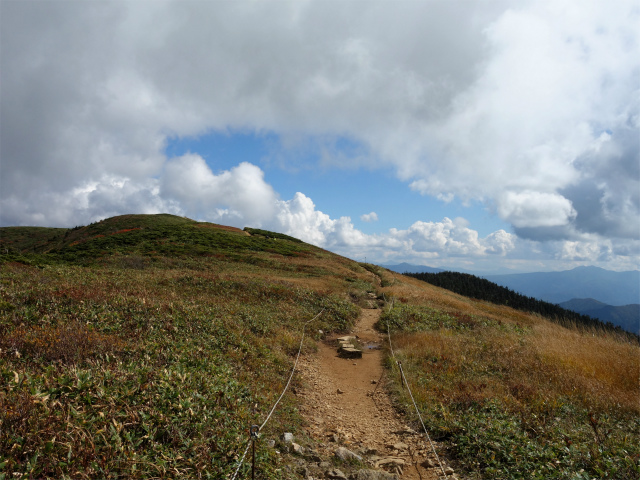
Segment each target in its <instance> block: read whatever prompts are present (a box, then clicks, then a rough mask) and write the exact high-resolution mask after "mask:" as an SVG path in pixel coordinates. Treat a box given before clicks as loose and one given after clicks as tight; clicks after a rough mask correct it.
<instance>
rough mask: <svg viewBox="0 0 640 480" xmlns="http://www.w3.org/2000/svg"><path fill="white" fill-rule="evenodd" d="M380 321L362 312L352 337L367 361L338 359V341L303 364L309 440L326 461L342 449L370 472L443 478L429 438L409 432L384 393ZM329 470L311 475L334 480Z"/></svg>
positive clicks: (323, 346)
mask: <svg viewBox="0 0 640 480" xmlns="http://www.w3.org/2000/svg"><path fill="white" fill-rule="evenodd" d="M379 316H380V310H368V309H365V310H363V311H362V315H361V317H360V319H359V321H358V323H357V324H356V327H355V329H354V331H353V333H352V334H353V335H356V336H357V337H358V342H359V343H360V344H361V345H362V349H363V356H362V358H358V359H347V358H341V357H339V356H338V354H337V346H336V343H335V338H337V336H335V337H332V338H329V339H327V341H325V342H322V343H321V344H320V346H319V351H318V354H317V355H313V356H306V357H305V358H303V359H302V360H301V366H300V375H301V376H302V379H303V384H304V389H303V391H302V392H300V395H301V396H302V397H303V402H302V403H303V406H302V408H301V411H302V414H303V415H304V416H305V417H306V418H307V420H308V422H309V425H310V428H309V435H310V436H311V437H313V438H314V439H315V440H317V441H318V442H319V446H320V447H319V450H320V451H319V453H320V456H321V457H323V458H331V457H333V456H334V455H335V452H336V450H337V449H338V448H339V447H341V446H342V447H345V448H347V449H349V450H351V451H353V452H355V453H357V454H358V455H361V456H362V457H363V461H364V463H365V464H366V465H367V467H366V468H370V469H376V470H381V471H382V470H384V471H386V472H389V473H393V474H395V475H397V476H398V478H402V479H403V480H405V479H406V480H414V479H415V480H433V479H438V478H444V475H443V474H442V470H441V469H440V468H439V467H430V466H429V465H428V461H429V460H430V461H431V462H432V463H433V464H434V465H438V462H437V460H436V458H435V456H434V455H433V453H432V450H431V447H430V445H429V444H428V441H427V439H426V438H425V435H424V433H422V434H420V433H419V432H415V431H413V430H412V429H411V428H410V427H409V424H410V423H411V424H415V422H414V421H413V420H414V418H411V419H405V418H404V417H403V416H402V415H400V414H398V413H397V411H396V410H395V409H394V408H393V406H392V404H391V401H390V399H389V396H388V395H387V393H386V391H385V388H384V383H385V381H386V380H385V379H386V374H384V375H383V367H382V351H381V350H380V347H381V346H382V345H383V344H384V342H387V337H386V335H381V334H379V333H378V332H377V331H376V330H375V329H374V328H373V325H374V324H375V323H376V322H377V321H378V318H379ZM425 460H426V461H427V462H425ZM441 461H443V459H442V458H441ZM443 465H444V464H443ZM327 467H328V466H327V465H324V468H323V466H318V468H317V469H316V468H313V469H312V470H313V471H310V472H309V474H308V475H309V476H310V477H312V478H331V477H330V476H327V471H323V470H330V468H327ZM361 468H362V467H361ZM445 468H446V466H445ZM314 474H315V475H316V476H314ZM438 474H439V475H438ZM448 478H450V479H452V478H455V477H454V476H452V475H449V476H448Z"/></svg>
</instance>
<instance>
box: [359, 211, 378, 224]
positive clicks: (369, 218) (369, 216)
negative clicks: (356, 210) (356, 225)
mask: <svg viewBox="0 0 640 480" xmlns="http://www.w3.org/2000/svg"><path fill="white" fill-rule="evenodd" d="M360 220H362V221H363V222H377V221H378V214H377V213H376V212H371V213H365V214H363V215H360Z"/></svg>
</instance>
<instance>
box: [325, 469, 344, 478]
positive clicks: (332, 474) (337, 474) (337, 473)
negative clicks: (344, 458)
mask: <svg viewBox="0 0 640 480" xmlns="http://www.w3.org/2000/svg"><path fill="white" fill-rule="evenodd" d="M326 476H327V478H332V479H334V480H347V476H346V475H345V474H344V473H342V471H341V470H338V469H337V468H334V469H333V470H328V471H327V472H326Z"/></svg>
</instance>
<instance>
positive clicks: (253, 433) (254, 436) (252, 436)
mask: <svg viewBox="0 0 640 480" xmlns="http://www.w3.org/2000/svg"><path fill="white" fill-rule="evenodd" d="M324 310H325V309H324V308H323V309H322V310H320V313H318V314H317V315H316V316H315V317H313V318H312V319H311V320H308V321H307V322H305V323H304V325H303V326H302V338H300V346H299V347H298V354H297V355H296V361H295V363H294V364H293V368H292V369H291V375H289V380H288V381H287V384H286V385H285V386H284V389H283V390H282V393H281V394H280V397H278V400H276V403H275V404H274V405H273V407H272V408H271V411H270V412H269V415H267V418H266V419H265V421H264V422H262V425H260V426H259V427H258V428H257V429H256V428H255V427H257V426H256V425H253V426H252V427H251V429H250V438H249V440H248V441H247V447H246V448H245V449H244V453H243V454H242V458H241V459H240V461H239V462H238V465H237V467H236V471H235V473H234V474H233V476H232V477H231V478H230V480H235V479H236V477H237V476H238V472H239V471H240V468H242V464H243V462H244V459H245V457H246V456H247V452H248V451H249V447H250V446H251V444H252V443H253V442H255V440H256V439H257V438H258V435H259V434H260V431H261V430H262V429H263V428H264V426H265V425H266V424H267V422H268V421H269V419H270V418H271V415H273V412H274V411H275V409H276V407H277V406H278V403H280V400H282V397H284V394H285V392H286V391H287V389H288V388H289V384H290V383H291V379H292V378H293V374H294V373H295V371H296V367H297V366H298V360H299V359H300V352H302V344H303V342H304V336H305V330H306V328H307V325H309V324H310V323H311V322H313V321H314V320H315V319H316V318H318V317H319V316H320V315H322V312H324Z"/></svg>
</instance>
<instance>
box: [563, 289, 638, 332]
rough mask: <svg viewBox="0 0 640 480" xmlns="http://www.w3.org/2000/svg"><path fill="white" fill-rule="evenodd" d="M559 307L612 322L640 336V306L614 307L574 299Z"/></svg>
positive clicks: (586, 299)
mask: <svg viewBox="0 0 640 480" xmlns="http://www.w3.org/2000/svg"><path fill="white" fill-rule="evenodd" d="M559 306H561V307H562V308H566V309H567V310H573V311H574V312H577V313H581V314H583V315H589V316H590V317H592V318H597V319H598V320H601V321H603V322H611V323H613V324H614V325H618V326H619V327H622V328H624V329H625V330H626V331H628V332H633V333H637V334H639V335H640V304H637V303H636V304H631V305H622V306H617V307H614V306H613V305H607V304H606V303H602V302H599V301H597V300H594V299H593V298H573V299H571V300H569V301H568V302H562V303H560V304H559Z"/></svg>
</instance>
